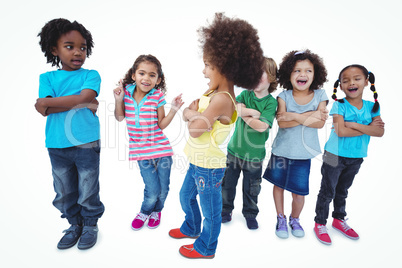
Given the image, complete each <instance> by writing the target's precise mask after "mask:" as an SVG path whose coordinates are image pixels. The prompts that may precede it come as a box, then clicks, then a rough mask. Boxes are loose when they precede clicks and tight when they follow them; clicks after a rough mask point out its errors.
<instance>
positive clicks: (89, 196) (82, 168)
mask: <svg viewBox="0 0 402 268" xmlns="http://www.w3.org/2000/svg"><path fill="white" fill-rule="evenodd" d="M38 36H39V37H40V42H39V44H40V46H41V48H42V51H43V52H44V54H45V56H46V58H47V62H48V63H51V64H52V66H57V67H59V68H60V64H61V68H60V69H58V70H57V71H51V72H47V73H44V74H41V75H40V79H39V99H37V101H36V104H35V108H36V110H37V111H38V112H39V113H40V114H42V115H43V116H46V117H47V123H46V147H47V148H48V152H49V157H50V161H51V164H52V173H53V182H54V183H53V185H54V190H55V192H56V194H57V195H56V197H55V199H54V201H53V205H54V206H55V207H56V208H57V209H59V210H60V212H61V213H62V216H61V217H62V218H67V220H68V222H69V223H70V224H71V227H70V228H69V229H67V230H65V231H64V232H65V235H64V236H63V237H62V238H61V240H60V242H59V243H58V245H57V247H58V248H59V249H67V248H70V247H72V246H74V245H75V244H76V243H77V241H78V240H79V243H78V248H79V249H88V248H90V247H92V246H94V245H95V243H96V240H97V233H98V228H97V222H98V219H99V218H100V217H101V216H102V214H103V212H104V206H103V204H102V202H101V201H100V198H99V154H100V140H99V139H100V130H99V129H100V125H99V119H98V117H97V116H96V114H95V112H96V109H97V105H98V102H97V100H96V99H95V98H96V97H97V96H98V94H99V90H100V82H101V79H100V76H99V74H98V72H97V71H95V70H86V69H83V68H81V67H82V65H83V64H84V62H85V59H86V58H87V57H89V55H91V52H92V48H93V41H92V36H91V33H90V32H89V31H88V30H87V29H85V27H84V26H83V25H81V24H79V23H78V22H76V21H74V22H70V21H68V20H66V19H54V20H51V21H49V22H48V23H46V25H45V26H44V27H43V28H42V31H41V32H40V33H39V34H38Z"/></svg>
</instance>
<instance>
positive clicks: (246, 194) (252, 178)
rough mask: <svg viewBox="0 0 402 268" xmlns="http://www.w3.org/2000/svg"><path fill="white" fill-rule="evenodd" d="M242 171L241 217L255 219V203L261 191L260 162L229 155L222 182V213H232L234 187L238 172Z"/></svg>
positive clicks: (256, 212)
mask: <svg viewBox="0 0 402 268" xmlns="http://www.w3.org/2000/svg"><path fill="white" fill-rule="evenodd" d="M241 171H243V188H242V190H243V210H242V213H243V216H244V217H245V218H256V217H257V214H258V212H259V210H258V206H257V202H258V194H259V193H260V191H261V174H262V162H249V161H246V160H243V159H240V158H238V157H236V156H234V155H232V154H230V153H228V155H227V166H226V170H225V176H224V177H223V182H222V201H223V208H222V213H232V210H233V209H234V199H235V196H236V186H237V182H238V180H239V176H240V172H241Z"/></svg>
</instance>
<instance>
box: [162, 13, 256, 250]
mask: <svg viewBox="0 0 402 268" xmlns="http://www.w3.org/2000/svg"><path fill="white" fill-rule="evenodd" d="M199 34H200V37H201V38H200V42H201V46H202V50H203V59H204V64H205V67H204V70H203V74H204V76H205V78H208V79H209V83H208V90H207V91H206V92H205V93H204V95H203V96H202V97H201V98H200V99H197V100H195V101H193V102H192V103H191V104H190V106H189V107H187V108H186V109H184V111H183V117H184V120H185V121H187V122H188V129H189V134H190V137H189V140H188V141H187V144H186V146H185V149H184V151H185V153H186V155H187V158H188V160H189V162H190V166H189V169H188V171H187V175H186V177H185V179H184V182H183V185H182V188H181V190H180V203H181V206H182V209H183V211H184V213H185V214H186V215H185V220H184V222H183V224H182V226H181V227H180V228H177V229H172V230H170V232H169V235H170V236H171V237H173V238H197V239H196V240H195V242H194V244H191V245H185V246H182V247H181V248H180V250H179V252H180V253H181V254H182V255H183V256H184V257H187V258H213V257H214V256H215V252H216V248H217V244H218V236H219V233H220V228H221V221H222V216H221V212H222V193H221V190H222V187H221V184H222V178H223V175H224V172H225V167H226V155H225V153H223V151H222V150H221V149H220V148H219V145H221V144H222V143H223V142H224V141H225V140H226V138H227V136H228V135H229V133H230V130H231V129H232V127H233V126H234V123H235V122H236V119H237V111H236V102H235V94H234V86H235V85H237V86H240V87H243V88H246V89H250V90H251V89H253V88H255V87H256V86H257V85H258V84H259V81H260V78H261V76H262V73H263V65H264V57H263V52H262V49H261V47H260V42H259V37H258V35H257V31H256V30H255V29H254V28H253V26H251V25H250V24H249V23H248V22H246V21H244V20H240V19H232V18H228V17H226V16H224V15H223V14H222V13H217V14H215V19H214V21H213V22H212V24H211V25H209V26H208V27H202V28H200V30H199ZM197 195H199V200H200V205H201V210H202V214H203V216H204V221H203V226H202V230H201V221H202V219H201V212H200V208H199V205H198V202H197V199H196V197H197Z"/></svg>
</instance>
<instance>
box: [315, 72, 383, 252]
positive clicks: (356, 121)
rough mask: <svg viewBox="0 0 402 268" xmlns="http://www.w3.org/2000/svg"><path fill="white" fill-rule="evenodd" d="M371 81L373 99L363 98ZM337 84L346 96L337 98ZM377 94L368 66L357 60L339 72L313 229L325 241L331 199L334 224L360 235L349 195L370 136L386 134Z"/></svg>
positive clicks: (328, 240) (327, 239)
mask: <svg viewBox="0 0 402 268" xmlns="http://www.w3.org/2000/svg"><path fill="white" fill-rule="evenodd" d="M369 82H370V84H371V86H370V89H371V90H372V91H373V92H374V101H375V102H374V103H373V102H371V101H366V100H363V99H362V96H363V89H364V88H365V87H366V86H367V85H368V83H369ZM338 85H340V88H341V90H342V91H343V92H344V93H345V95H346V97H345V98H344V99H340V100H338V99H337V97H336V93H337V88H338ZM377 97H378V94H377V91H376V89H375V86H374V74H373V73H369V72H368V71H367V69H366V68H365V67H363V66H361V65H357V64H354V65H349V66H347V67H345V68H344V69H343V70H342V71H341V72H340V74H339V78H338V80H337V81H336V82H335V85H334V93H333V96H332V98H333V99H334V100H335V101H336V102H335V103H334V104H333V106H332V109H331V112H330V115H332V117H333V129H332V131H331V135H330V137H329V139H328V141H327V143H326V144H325V148H324V149H325V152H324V155H323V164H322V167H321V173H322V181H321V188H320V192H319V194H318V198H317V203H316V209H315V212H316V217H315V219H314V220H315V227H314V232H315V234H316V236H317V238H318V240H319V241H320V242H322V243H324V244H327V245H330V244H331V238H330V237H329V235H328V232H327V229H326V226H325V225H326V223H327V218H328V214H329V204H330V203H331V201H332V200H333V201H334V211H333V213H332V217H333V222H332V227H333V228H334V229H336V230H338V231H340V232H341V233H342V234H344V235H345V236H346V237H348V238H350V239H359V235H358V234H357V233H356V232H355V231H354V230H353V229H352V228H350V227H349V226H348V224H347V223H346V220H345V216H346V211H345V206H346V197H347V195H348V189H349V188H350V186H352V183H353V180H354V178H355V176H356V174H357V173H358V171H359V169H360V166H361V164H362V162H363V157H366V156H367V148H368V144H369V141H370V136H374V137H381V136H383V134H384V123H383V121H382V120H381V117H380V107H379V103H378V101H377Z"/></svg>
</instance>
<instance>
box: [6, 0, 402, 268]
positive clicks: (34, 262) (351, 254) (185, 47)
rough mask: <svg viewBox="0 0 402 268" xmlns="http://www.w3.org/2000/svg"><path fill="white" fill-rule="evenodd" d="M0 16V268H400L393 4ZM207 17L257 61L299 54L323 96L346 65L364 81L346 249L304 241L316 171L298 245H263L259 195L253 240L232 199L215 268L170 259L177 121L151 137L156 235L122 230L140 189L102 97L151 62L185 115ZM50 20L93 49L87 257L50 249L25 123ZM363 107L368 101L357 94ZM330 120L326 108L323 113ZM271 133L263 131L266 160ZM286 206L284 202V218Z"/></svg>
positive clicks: (144, 5)
mask: <svg viewBox="0 0 402 268" xmlns="http://www.w3.org/2000/svg"><path fill="white" fill-rule="evenodd" d="M0 5H1V8H0V33H1V42H0V51H1V64H0V82H1V91H2V98H1V105H0V115H1V132H0V133H1V134H0V135H1V136H0V137H1V143H2V144H1V157H2V161H1V164H0V165H1V168H0V215H1V218H0V266H1V267H39V266H41V267H88V265H91V267H112V266H113V267H136V266H142V267H163V266H165V265H168V266H169V267H173V266H174V267H190V266H191V267H204V266H206V265H207V266H211V267H224V266H227V267H245V266H249V267H253V266H254V267H255V266H256V265H263V266H264V267H269V266H272V265H281V267H290V266H299V267H338V266H346V267H354V266H355V265H359V266H360V267H380V266H383V265H390V267H401V264H400V263H399V259H400V258H399V256H398V254H400V252H401V246H400V240H401V239H402V235H401V233H402V232H401V230H400V228H401V227H400V222H401V220H402V216H401V212H400V193H401V191H400V188H401V182H400V180H401V176H400V174H399V173H397V170H398V168H397V166H398V165H400V164H401V160H402V159H401V155H400V150H401V145H400V144H401V143H400V139H399V137H400V135H398V134H399V133H398V131H400V130H401V128H400V126H399V119H398V118H399V112H400V109H399V108H398V107H399V106H400V102H401V92H400V91H401V88H400V87H401V86H400V84H401V71H400V70H401V69H400V65H401V61H402V56H401V53H402V52H401V48H402V38H401V26H402V19H401V16H400V11H401V8H402V4H401V2H400V1H399V0H395V1H391V0H383V1H373V0H369V1H367V0H362V1H354V0H338V1H322V0H304V1H293V0H292V1H267V0H265V1H254V0H249V1H244V0H241V1H238V0H223V1H219V0H215V1H210V0H204V1H196V2H195V1H194V2H193V1H179V0H171V1H161V0H153V1H137V0H132V1H120V0H114V1H103V0H101V1H83V0H82V1H76V0H70V1H55V0H49V1H45V0H37V1H27V0H25V1H24V0H22V1H10V2H8V3H7V4H5V3H4V1H3V2H2V3H1V4H0ZM220 11H223V12H225V13H226V15H227V16H230V17H233V16H236V17H238V18H241V19H245V20H247V21H248V22H250V23H251V24H252V25H254V26H255V27H256V28H257V29H258V32H259V35H260V39H261V45H262V48H263V50H264V54H265V55H266V56H269V57H272V58H274V59H275V60H276V62H277V63H278V64H279V63H280V61H281V59H282V57H283V56H284V55H285V54H286V53H287V52H289V51H290V50H295V49H296V50H298V49H304V48H309V49H310V50H312V51H313V52H315V53H317V54H318V55H320V56H321V57H322V58H323V59H324V63H325V65H326V67H327V70H328V80H329V82H328V83H326V84H325V85H324V88H325V90H326V92H327V95H328V96H330V95H331V94H332V85H333V82H334V81H335V79H336V78H337V76H338V73H339V71H340V70H341V69H342V68H343V67H344V66H346V65H349V64H353V63H359V64H362V65H364V66H366V67H367V68H368V69H369V70H371V71H372V72H373V73H374V74H375V75H376V87H377V90H378V93H379V101H380V103H381V114H382V118H383V120H384V121H385V122H386V132H385V135H384V137H382V138H372V140H371V143H370V146H369V157H368V158H366V159H365V162H364V164H363V166H362V168H361V170H360V172H359V174H358V176H357V177H356V179H355V183H354V185H353V186H352V188H351V189H350V192H349V194H350V196H349V198H348V205H347V212H348V217H350V220H349V224H350V225H351V226H352V227H353V228H354V229H355V230H356V231H357V232H358V233H359V234H360V236H361V238H360V240H358V241H352V240H349V239H347V238H345V237H343V236H341V235H340V234H338V233H335V231H334V230H333V229H332V228H329V234H330V235H331V238H332V240H333V245H332V246H325V245H322V244H321V243H319V242H318V241H317V239H316V238H315V236H314V233H313V226H314V221H313V218H314V215H315V214H314V208H315V201H316V196H317V194H318V190H319V184H320V180H321V176H320V166H321V161H320V157H318V158H317V159H314V160H313V161H312V169H311V177H310V195H309V196H307V198H306V204H305V208H304V210H303V212H302V215H301V223H302V225H303V227H304V229H305V231H306V236H305V238H302V239H296V238H294V237H292V236H290V237H289V239H287V240H280V239H279V238H277V237H276V236H275V233H274V228H275V224H276V217H275V208H274V203H273V199H272V185H271V184H270V183H268V182H267V181H263V183H262V192H261V194H260V199H259V208H260V214H259V215H258V218H257V219H258V221H259V225H260V228H259V229H258V230H256V231H250V230H248V229H247V227H246V224H245V220H244V218H243V216H242V215H241V199H242V198H241V195H240V194H239V193H240V191H241V189H240V187H238V190H239V191H238V196H237V199H236V204H235V205H236V208H235V211H234V215H233V220H232V222H231V223H228V224H225V225H223V226H222V230H221V235H220V237H219V245H218V249H217V252H216V257H215V259H213V260H188V259H185V258H183V257H181V256H180V255H179V253H178V249H179V247H180V246H181V245H183V244H190V243H192V241H191V240H189V241H186V240H174V239H171V238H170V237H169V236H168V231H169V230H170V229H171V228H177V227H180V225H181V223H182V221H183V219H184V213H183V212H182V210H181V207H180V203H179V198H178V195H179V190H180V187H181V184H182V180H183V178H184V175H185V172H186V169H187V163H186V161H185V157H184V154H183V152H182V149H183V146H184V144H185V140H186V138H187V135H188V134H187V132H186V126H185V124H184V123H183V122H182V121H181V113H179V114H178V116H177V117H176V118H175V119H174V121H173V122H172V124H171V125H170V126H169V127H168V128H167V129H166V131H165V133H166V135H167V136H168V137H169V139H170V141H171V143H172V145H173V146H174V150H175V153H176V155H175V157H174V161H175V162H174V168H173V171H172V174H171V187H170V188H171V190H170V193H169V196H168V199H167V201H166V204H165V209H164V210H163V213H162V223H161V226H160V227H159V228H157V229H155V230H150V229H148V228H146V227H144V228H143V229H142V230H140V231H138V232H135V231H133V230H131V228H130V224H131V221H132V219H133V218H134V216H135V215H136V213H138V211H139V209H140V205H141V202H142V198H143V188H144V186H143V182H142V179H141V176H140V174H139V169H138V167H137V166H136V165H135V163H131V164H130V163H129V161H128V160H127V154H128V151H127V146H128V141H127V138H126V128H125V123H124V122H122V123H117V122H116V121H115V119H114V117H113V109H114V99H113V95H112V89H113V88H114V87H115V84H116V82H117V81H118V80H119V79H120V78H121V77H122V76H123V75H124V74H125V72H126V71H127V70H128V69H129V68H130V66H131V65H132V63H133V62H134V60H135V58H136V57H137V56H138V55H140V54H153V55H155V56H156V57H157V58H159V60H160V61H161V62H162V65H163V70H164V72H165V74H166V79H167V80H166V82H167V86H168V95H167V96H166V99H167V101H168V102H170V101H171V99H172V98H173V97H174V96H176V95H178V94H180V93H183V98H184V100H185V105H188V104H190V102H191V101H192V100H193V99H195V98H198V97H199V96H200V95H201V94H202V93H203V92H204V91H205V90H206V88H207V82H208V81H207V80H206V79H204V78H203V75H202V68H203V63H202V57H201V53H200V48H199V43H198V36H197V33H196V30H197V29H198V28H199V27H201V26H204V25H207V21H210V22H211V21H212V19H213V16H214V13H215V12H220ZM59 17H62V18H67V19H69V20H71V21H73V20H77V21H78V22H80V23H82V24H83V25H84V26H85V27H86V28H87V29H89V30H90V31H91V33H92V35H93V38H94V41H95V47H94V49H93V55H92V56H91V57H90V58H89V59H88V60H87V61H86V63H85V65H84V68H87V69H96V70H98V71H99V73H100V74H101V77H102V87H101V93H100V95H99V98H98V99H99V102H100V103H101V105H100V107H99V110H98V115H99V118H100V122H101V127H102V133H101V135H102V153H101V175H100V182H101V200H102V201H103V203H104V204H105V206H106V211H105V214H104V216H103V217H102V218H101V219H100V221H99V229H100V232H99V238H98V243H97V244H96V246H95V247H94V248H92V249H90V250H88V251H79V250H78V249H77V248H76V247H74V248H72V249H69V250H65V251H59V250H57V248H56V244H57V242H58V240H59V239H60V237H61V236H62V233H61V231H62V230H63V229H67V228H68V223H67V221H66V220H64V219H61V218H60V213H59V212H58V211H57V209H55V208H54V207H53V206H52V200H53V198H54V196H55V193H54V191H53V186H52V176H51V166H50V161H49V157H48V155H47V150H46V148H45V144H44V139H45V137H44V129H45V121H46V120H45V118H43V117H42V116H41V115H39V114H38V113H37V112H36V111H35V109H34V103H35V100H36V98H37V95H38V81H39V74H41V73H43V72H46V71H50V70H54V68H52V67H51V66H50V65H49V64H46V59H45V57H44V56H43V54H42V52H41V51H40V47H39V45H38V42H39V38H38V37H37V34H38V33H39V31H40V29H41V28H42V27H43V25H44V24H45V23H46V22H47V21H49V20H51V19H54V18H59ZM281 90H282V89H278V90H277V91H276V92H275V93H274V96H277V94H279V93H280V92H281ZM236 93H239V90H237V92H236ZM338 96H339V97H342V96H343V94H342V93H339V95H338ZM364 97H365V98H366V99H368V100H372V94H371V92H370V91H369V89H368V88H366V92H365V96H364ZM168 106H169V105H166V108H168ZM331 106H332V101H331V102H330V104H329V106H328V108H330V107H331ZM329 130H330V120H329V121H328V125H327V126H326V127H325V128H324V129H322V130H320V131H319V133H320V138H321V146H322V147H323V145H324V143H325V141H326V139H327V137H328V134H329ZM276 132H277V124H276V122H275V123H274V127H273V128H272V130H271V134H270V138H269V140H268V142H267V155H269V154H270V147H271V144H272V141H273V138H274V137H275V135H276ZM266 161H267V159H266ZM266 161H265V164H264V166H265V165H266ZM290 202H291V196H290V194H287V195H286V196H285V206H286V214H287V215H289V214H290ZM330 223H331V221H330V222H329V224H330Z"/></svg>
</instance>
